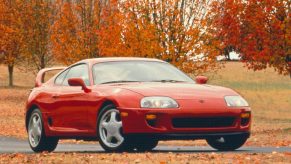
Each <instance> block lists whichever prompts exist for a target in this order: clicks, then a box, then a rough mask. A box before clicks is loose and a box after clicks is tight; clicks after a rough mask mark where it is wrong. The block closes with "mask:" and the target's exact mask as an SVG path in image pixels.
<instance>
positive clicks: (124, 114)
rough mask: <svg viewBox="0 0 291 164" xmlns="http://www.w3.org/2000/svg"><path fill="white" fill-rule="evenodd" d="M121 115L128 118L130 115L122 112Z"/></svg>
mask: <svg viewBox="0 0 291 164" xmlns="http://www.w3.org/2000/svg"><path fill="white" fill-rule="evenodd" d="M120 115H121V116H122V117H127V116H128V113H127V112H121V113H120Z"/></svg>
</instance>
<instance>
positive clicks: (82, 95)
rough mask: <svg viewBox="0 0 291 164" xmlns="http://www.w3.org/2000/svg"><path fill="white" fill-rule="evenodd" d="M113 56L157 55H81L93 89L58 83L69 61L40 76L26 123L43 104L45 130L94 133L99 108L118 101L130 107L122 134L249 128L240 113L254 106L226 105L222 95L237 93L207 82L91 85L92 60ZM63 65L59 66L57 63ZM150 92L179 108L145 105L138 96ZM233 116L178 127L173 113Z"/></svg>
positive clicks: (64, 133)
mask: <svg viewBox="0 0 291 164" xmlns="http://www.w3.org/2000/svg"><path fill="white" fill-rule="evenodd" d="M114 61H152V62H153V61H154V62H163V61H160V60H157V59H145V58H98V59H87V60H83V61H80V62H78V63H76V64H73V65H72V66H75V65H78V64H82V63H84V64H87V65H88V71H89V81H90V84H91V85H89V86H88V88H89V89H90V90H91V92H88V93H86V92H84V91H83V90H82V89H81V87H78V86H77V87H75V86H58V85H55V83H54V81H55V78H56V77H58V75H60V74H61V73H62V72H64V71H65V70H66V69H70V68H71V67H72V66H69V67H64V68H63V67H62V68H63V71H61V72H60V73H59V74H57V75H55V76H54V77H53V78H51V79H50V80H48V81H47V82H45V83H43V81H42V80H40V79H39V78H40V77H42V74H43V73H45V72H46V71H47V70H53V68H52V69H46V70H42V71H40V73H39V75H38V76H37V82H36V83H37V85H36V87H35V88H34V89H33V90H32V92H31V93H30V95H29V98H28V100H27V105H26V112H25V113H26V123H27V118H28V116H29V114H30V111H31V110H32V109H34V108H39V109H40V110H41V112H42V114H43V121H44V129H45V133H46V135H47V136H56V137H60V138H79V137H96V136H97V131H96V125H97V118H98V113H99V111H100V109H101V108H102V106H104V104H106V102H111V103H114V105H115V106H116V108H117V109H118V110H119V111H120V112H126V113H128V116H126V117H121V119H122V124H123V133H124V134H139V133H140V134H144V133H148V134H195V133H221V132H223V133H228V132H229V133H231V132H248V133H249V132H250V125H251V120H250V121H249V123H248V124H247V125H245V126H241V123H240V119H241V118H240V114H241V113H244V112H250V107H239V108H238V107H236V108H231V107H228V106H227V105H226V103H225V101H224V96H228V95H239V94H238V93H236V92H235V91H233V90H231V89H228V88H224V87H220V86H213V85H207V84H188V83H160V82H135V83H114V84H101V85H93V80H92V79H93V75H92V66H93V65H94V64H97V63H100V62H114ZM58 69H60V68H58ZM147 96H167V97H171V98H173V99H175V100H176V101H177V103H178V104H179V108H176V109H144V108H141V107H140V101H141V99H142V98H143V97H147ZM146 114H155V115H157V119H158V124H157V125H156V126H155V127H152V126H150V125H149V124H148V123H147V121H146V119H145V116H146ZM219 116H230V117H234V118H235V122H234V124H233V125H232V126H229V127H215V128H211V127H208V128H175V127H173V124H172V120H173V118H183V117H193V118H196V117H200V118H204V117H219Z"/></svg>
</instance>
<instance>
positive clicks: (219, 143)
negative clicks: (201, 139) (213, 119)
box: [206, 135, 248, 151]
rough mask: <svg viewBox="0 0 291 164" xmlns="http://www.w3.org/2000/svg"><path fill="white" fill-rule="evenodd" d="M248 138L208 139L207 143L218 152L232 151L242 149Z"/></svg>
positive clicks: (239, 136)
mask: <svg viewBox="0 0 291 164" xmlns="http://www.w3.org/2000/svg"><path fill="white" fill-rule="evenodd" d="M247 139H248V136H245V135H238V136H225V137H219V138H209V139H206V141H207V143H208V144H209V145H210V146H211V147H213V148H214V149H217V150H218V151H232V150H236V149H238V148H240V147H241V146H243V145H244V143H245V142H246V141H247Z"/></svg>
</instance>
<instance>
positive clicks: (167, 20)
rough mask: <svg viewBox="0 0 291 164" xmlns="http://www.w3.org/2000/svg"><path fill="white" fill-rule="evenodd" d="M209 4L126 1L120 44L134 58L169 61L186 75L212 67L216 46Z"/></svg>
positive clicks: (171, 0)
mask: <svg viewBox="0 0 291 164" xmlns="http://www.w3.org/2000/svg"><path fill="white" fill-rule="evenodd" d="M209 3H210V1H205V0H194V1H193V0H191V1H190V0H163V1H155V0H146V1H144V0H128V1H125V2H124V3H123V5H122V7H123V8H122V11H123V12H124V13H125V19H124V20H125V23H124V26H125V29H124V30H123V35H122V36H123V37H124V43H125V45H126V48H127V52H130V53H131V54H132V55H134V56H143V57H154V58H159V59H162V60H166V61H168V62H171V63H172V64H174V65H176V66H178V67H180V68H181V69H183V70H184V71H187V72H195V73H200V72H204V71H205V70H207V69H209V68H214V67H215V66H216V64H217V63H216V62H215V61H216V56H217V55H218V54H219V46H220V45H219V44H218V42H217V39H216V38H214V37H213V36H214V34H213V26H212V15H211V14H209V13H208V7H209Z"/></svg>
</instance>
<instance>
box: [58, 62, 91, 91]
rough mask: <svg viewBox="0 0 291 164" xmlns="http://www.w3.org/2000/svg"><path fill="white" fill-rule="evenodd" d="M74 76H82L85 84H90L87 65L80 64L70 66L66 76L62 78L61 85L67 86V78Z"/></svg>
mask: <svg viewBox="0 0 291 164" xmlns="http://www.w3.org/2000/svg"><path fill="white" fill-rule="evenodd" d="M74 77H78V78H82V79H83V80H84V83H85V84H86V85H87V86H88V85H90V80H89V74H88V66H87V65H86V64H80V65H77V66H74V67H72V68H71V69H70V71H69V72H68V74H67V76H66V77H65V78H64V81H63V85H65V86H68V85H69V84H68V79H70V78H74Z"/></svg>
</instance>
